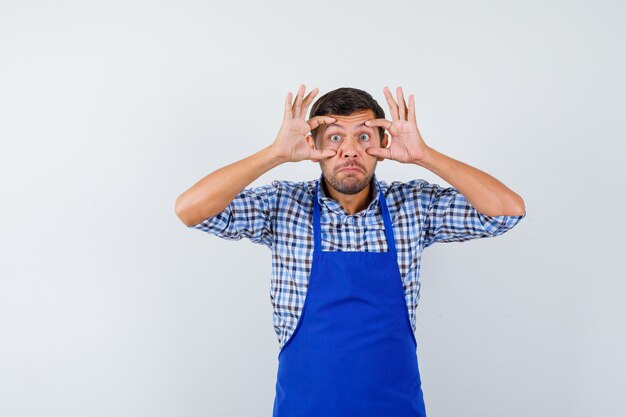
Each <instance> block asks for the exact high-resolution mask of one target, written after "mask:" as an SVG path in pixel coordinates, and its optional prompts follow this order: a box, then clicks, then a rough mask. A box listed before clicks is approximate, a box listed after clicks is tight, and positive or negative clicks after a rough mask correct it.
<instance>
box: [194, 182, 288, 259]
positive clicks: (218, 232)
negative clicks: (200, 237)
mask: <svg viewBox="0 0 626 417" xmlns="http://www.w3.org/2000/svg"><path fill="white" fill-rule="evenodd" d="M275 201H276V187H275V186H274V184H272V185H263V186H260V187H250V188H246V189H244V190H243V191H241V192H240V193H239V194H237V195H236V196H235V198H234V199H233V201H231V202H230V204H229V205H228V206H226V208H224V210H222V211H221V212H220V213H218V214H216V215H214V216H212V217H209V218H207V219H205V220H204V221H202V222H200V223H199V224H197V225H194V226H188V227H189V228H192V229H198V230H201V231H203V232H207V233H211V234H213V235H215V236H218V237H220V238H223V239H227V240H241V239H242V238H244V237H245V238H247V239H250V241H252V242H254V243H258V244H262V245H265V246H268V247H269V248H270V249H271V248H272V247H273V243H274V236H273V227H272V211H273V210H272V207H273V206H274V202H275Z"/></svg>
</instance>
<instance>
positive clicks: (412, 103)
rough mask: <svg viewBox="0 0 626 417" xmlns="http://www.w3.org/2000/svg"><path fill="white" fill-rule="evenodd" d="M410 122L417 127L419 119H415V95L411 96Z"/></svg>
mask: <svg viewBox="0 0 626 417" xmlns="http://www.w3.org/2000/svg"><path fill="white" fill-rule="evenodd" d="M408 120H409V122H410V121H412V122H413V123H415V125H416V126H417V119H416V118H415V97H414V96H413V94H411V95H410V96H409V118H408Z"/></svg>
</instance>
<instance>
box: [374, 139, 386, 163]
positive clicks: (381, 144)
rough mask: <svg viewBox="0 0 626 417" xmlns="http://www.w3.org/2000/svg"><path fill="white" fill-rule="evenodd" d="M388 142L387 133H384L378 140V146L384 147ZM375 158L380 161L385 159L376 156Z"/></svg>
mask: <svg viewBox="0 0 626 417" xmlns="http://www.w3.org/2000/svg"><path fill="white" fill-rule="evenodd" d="M388 144H389V134H388V133H385V134H384V135H383V138H382V139H381V140H380V147H381V148H386V147H387V145H388ZM376 160H378V161H379V162H382V161H384V160H385V158H376Z"/></svg>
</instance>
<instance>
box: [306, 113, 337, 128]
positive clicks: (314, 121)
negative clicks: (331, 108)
mask: <svg viewBox="0 0 626 417" xmlns="http://www.w3.org/2000/svg"><path fill="white" fill-rule="evenodd" d="M336 120H337V119H335V118H334V117H330V116H315V117H311V118H310V119H309V120H307V123H308V124H309V127H310V128H311V130H313V129H315V128H316V127H318V126H319V125H325V124H327V123H333V122H334V121H336Z"/></svg>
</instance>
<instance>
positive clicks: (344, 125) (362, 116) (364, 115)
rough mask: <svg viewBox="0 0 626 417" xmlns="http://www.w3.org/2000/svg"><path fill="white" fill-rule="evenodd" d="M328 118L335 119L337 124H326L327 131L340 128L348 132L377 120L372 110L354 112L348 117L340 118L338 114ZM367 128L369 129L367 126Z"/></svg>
mask: <svg viewBox="0 0 626 417" xmlns="http://www.w3.org/2000/svg"><path fill="white" fill-rule="evenodd" d="M328 116H331V117H333V118H334V119H335V122H334V123H328V124H326V125H325V126H326V129H331V128H339V129H348V130H352V129H355V128H358V127H361V126H363V123H364V122H365V121H366V120H370V119H375V118H376V116H375V114H374V112H373V111H372V110H370V109H367V110H366V111H359V112H354V113H352V114H350V115H348V116H339V115H336V114H329V115H328ZM365 127H366V128H368V127H367V126H365ZM368 129H371V128H368Z"/></svg>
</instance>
